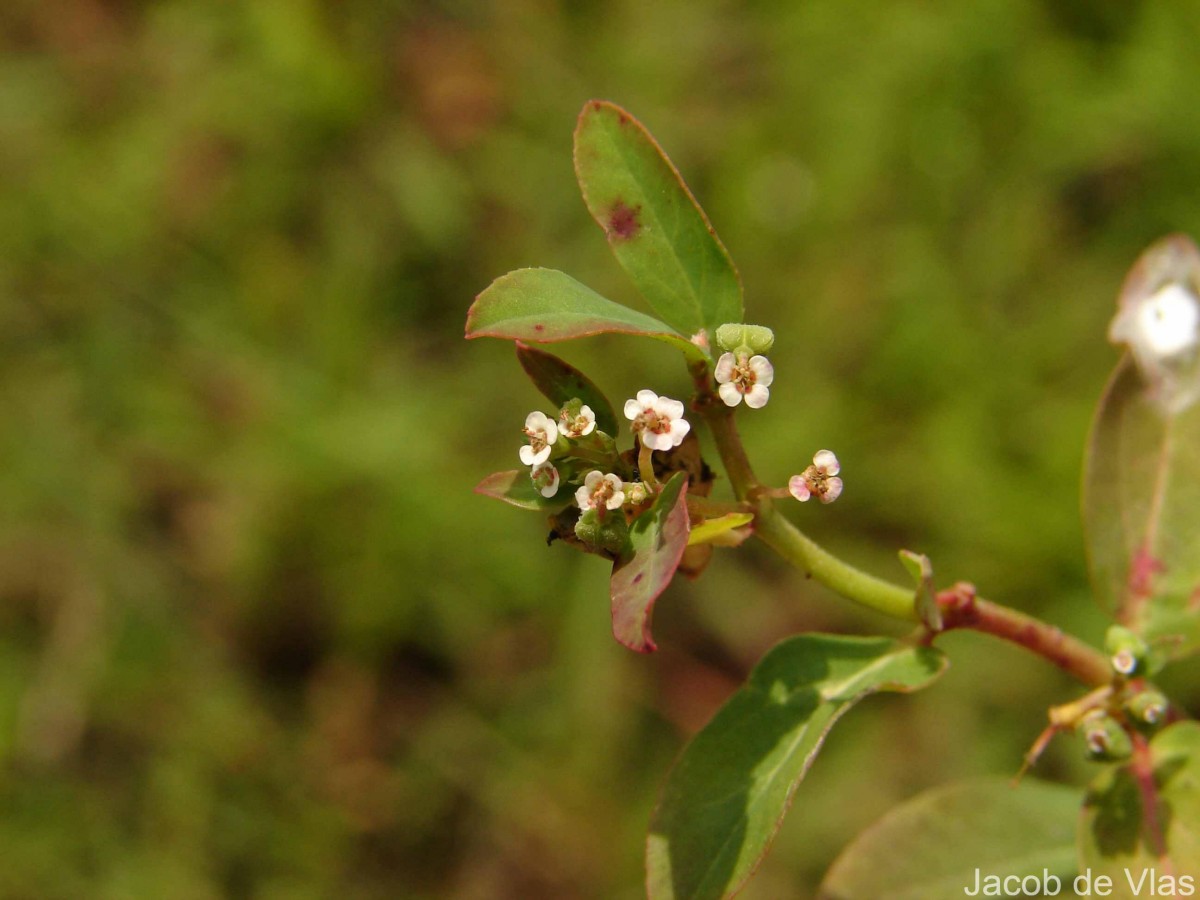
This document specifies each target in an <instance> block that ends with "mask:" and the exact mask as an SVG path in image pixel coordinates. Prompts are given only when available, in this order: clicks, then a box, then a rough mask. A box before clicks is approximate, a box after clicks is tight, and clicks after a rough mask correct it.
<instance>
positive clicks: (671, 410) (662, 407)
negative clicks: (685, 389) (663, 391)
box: [654, 397, 683, 419]
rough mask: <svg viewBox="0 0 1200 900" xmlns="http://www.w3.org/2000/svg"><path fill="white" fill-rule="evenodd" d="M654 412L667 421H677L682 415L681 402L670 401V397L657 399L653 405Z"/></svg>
mask: <svg viewBox="0 0 1200 900" xmlns="http://www.w3.org/2000/svg"><path fill="white" fill-rule="evenodd" d="M654 411H655V412H657V413H658V414H659V415H661V416H666V417H667V418H668V419H678V418H679V417H680V416H682V415H683V402H682V401H680V400H672V399H671V398H670V397H659V398H658V400H656V401H655V403H654Z"/></svg>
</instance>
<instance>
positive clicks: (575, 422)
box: [558, 404, 596, 438]
mask: <svg viewBox="0 0 1200 900" xmlns="http://www.w3.org/2000/svg"><path fill="white" fill-rule="evenodd" d="M558 430H559V432H560V433H561V434H563V435H564V436H566V437H569V438H581V437H583V436H584V435H587V434H591V433H592V432H593V431H595V430H596V414H595V413H594V412H592V408H591V407H590V406H587V405H586V404H585V405H583V406H581V407H579V412H578V413H576V414H575V415H571V411H570V410H569V409H564V410H563V411H562V412H560V413H559V414H558Z"/></svg>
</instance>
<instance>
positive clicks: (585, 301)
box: [466, 269, 707, 360]
mask: <svg viewBox="0 0 1200 900" xmlns="http://www.w3.org/2000/svg"><path fill="white" fill-rule="evenodd" d="M606 333H616V334H637V335H642V336H644V337H650V338H654V339H656V340H660V341H665V342H666V343H668V344H671V345H672V346H674V347H677V348H678V349H680V350H682V351H683V352H684V353H685V354H686V355H687V356H688V357H689V358H690V359H694V360H702V359H706V358H707V357H706V355H705V353H704V351H703V350H701V349H700V348H699V347H697V346H696V345H695V344H693V343H691V342H690V341H689V340H687V338H685V337H683V335H681V334H678V333H676V332H675V331H674V330H673V329H672V328H671V327H670V326H669V325H666V324H664V323H663V322H660V321H659V320H658V319H655V318H653V317H652V316H647V315H645V314H644V313H640V312H637V311H636V310H633V309H630V308H629V307H627V306H622V305H621V304H619V303H613V302H612V301H611V300H609V299H607V298H605V297H602V296H600V295H599V294H597V293H596V292H595V291H593V290H592V289H591V288H589V287H587V286H586V285H583V284H580V283H579V282H578V281H576V280H575V279H574V278H572V277H571V276H570V275H567V274H565V273H563V272H559V271H557V270H555V269H517V270H516V271H515V272H509V273H508V274H507V275H502V276H500V277H499V278H497V279H496V280H495V281H493V282H492V283H491V284H490V285H489V286H488V287H487V289H486V290H484V292H483V293H482V294H480V295H479V296H478V297H476V298H475V302H474V303H472V304H471V309H470V310H469V311H468V312H467V329H466V335H467V337H468V338H477V337H497V338H507V339H508V340H516V341H533V342H534V343H539V344H550V343H554V342H555V341H569V340H571V339H573V338H581V337H590V336H591V335H594V334H606Z"/></svg>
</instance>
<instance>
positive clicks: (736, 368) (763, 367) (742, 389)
mask: <svg viewBox="0 0 1200 900" xmlns="http://www.w3.org/2000/svg"><path fill="white" fill-rule="evenodd" d="M713 374H714V376H715V377H716V379H717V384H718V385H720V387H718V388H717V393H719V394H720V395H721V399H722V400H724V401H725V405H726V406H737V405H738V404H739V403H741V402H742V398H743V397H744V398H745V399H746V405H747V406H749V407H750V408H751V409H761V408H762V407H764V406H766V405H767V400H768V399H769V398H770V395H771V392H770V391H769V390H767V388H769V387H770V386H771V382H772V381H774V380H775V367H774V366H772V365H771V361H770V360H768V359H767V358H766V357H765V356H751V357H749V358H747V357H746V355H745V354H741V355H740V356H734V354H732V353H722V354H721V358H720V359H718V360H717V368H716V370H715V371H714V372H713Z"/></svg>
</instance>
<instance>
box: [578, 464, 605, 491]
mask: <svg viewBox="0 0 1200 900" xmlns="http://www.w3.org/2000/svg"><path fill="white" fill-rule="evenodd" d="M603 478H604V473H603V472H601V471H600V470H599V469H592V471H590V472H588V473H587V474H586V475H585V476H583V486H584V487H585V488H587V489H588V492H589V493H591V492H592V491H594V490H595V489H596V485H598V484H599V483H600V481H601V480H602V479H603Z"/></svg>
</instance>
